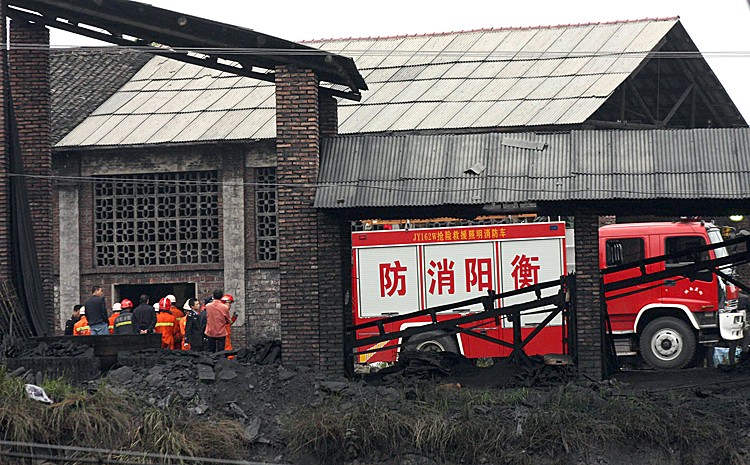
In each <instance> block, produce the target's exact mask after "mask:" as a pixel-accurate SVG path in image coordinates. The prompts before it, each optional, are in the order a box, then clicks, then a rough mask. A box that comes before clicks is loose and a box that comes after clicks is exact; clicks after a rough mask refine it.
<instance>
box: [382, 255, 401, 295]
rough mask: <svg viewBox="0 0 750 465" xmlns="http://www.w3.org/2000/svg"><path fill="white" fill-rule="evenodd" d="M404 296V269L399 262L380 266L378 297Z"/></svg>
mask: <svg viewBox="0 0 750 465" xmlns="http://www.w3.org/2000/svg"><path fill="white" fill-rule="evenodd" d="M394 293H397V294H398V295H404V294H406V267H405V266H403V265H401V261H400V260H396V261H394V262H393V265H391V264H390V263H381V264H380V297H385V296H386V294H387V295H388V297H391V296H393V294H394Z"/></svg>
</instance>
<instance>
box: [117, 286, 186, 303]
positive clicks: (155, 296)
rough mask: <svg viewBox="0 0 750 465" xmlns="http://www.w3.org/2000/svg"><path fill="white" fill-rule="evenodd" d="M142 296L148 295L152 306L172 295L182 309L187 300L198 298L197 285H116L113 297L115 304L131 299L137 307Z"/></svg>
mask: <svg viewBox="0 0 750 465" xmlns="http://www.w3.org/2000/svg"><path fill="white" fill-rule="evenodd" d="M141 294H146V295H148V296H149V298H150V300H149V302H150V303H152V304H154V303H156V302H158V301H159V299H161V298H164V297H166V296H168V295H169V294H172V295H174V296H175V297H176V298H177V302H175V305H177V306H178V307H179V308H182V306H183V305H184V304H185V301H186V300H187V299H189V298H191V297H195V296H196V285H195V283H161V284H115V288H114V294H113V295H114V301H115V302H122V299H130V300H131V301H132V302H133V305H135V306H136V307H137V306H138V302H140V297H141Z"/></svg>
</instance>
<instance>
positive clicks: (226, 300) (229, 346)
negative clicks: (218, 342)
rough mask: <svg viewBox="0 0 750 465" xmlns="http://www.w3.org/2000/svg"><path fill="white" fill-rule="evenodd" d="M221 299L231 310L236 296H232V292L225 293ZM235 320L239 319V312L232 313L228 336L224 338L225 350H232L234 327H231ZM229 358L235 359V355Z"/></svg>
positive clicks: (228, 325) (228, 324)
mask: <svg viewBox="0 0 750 465" xmlns="http://www.w3.org/2000/svg"><path fill="white" fill-rule="evenodd" d="M221 301H222V302H224V303H225V304H226V305H227V307H229V311H231V310H232V304H233V303H234V297H232V294H224V295H223V296H222V297H221ZM235 321H237V312H233V313H232V322H231V323H227V338H226V339H225V340H224V350H232V341H231V336H232V328H231V327H232V325H233V324H234V322H235ZM229 358H230V359H233V358H234V356H232V355H230V356H229Z"/></svg>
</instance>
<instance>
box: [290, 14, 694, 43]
mask: <svg viewBox="0 0 750 465" xmlns="http://www.w3.org/2000/svg"><path fill="white" fill-rule="evenodd" d="M679 19H680V17H679V16H665V17H661V18H660V17H654V18H641V19H620V20H614V21H600V22H588V23H571V24H553V25H538V26H508V27H489V28H478V29H468V30H461V31H446V32H426V33H422V34H401V35H398V34H397V35H392V36H370V37H329V38H321V39H310V40H302V41H299V42H300V43H302V44H309V43H313V42H326V41H329V40H373V39H375V40H387V39H407V38H410V37H438V36H446V35H451V34H471V33H473V32H497V31H524V30H531V29H558V28H566V27H584V26H606V25H610V24H627V23H640V22H647V21H648V22H655V21H675V20H677V21H679Z"/></svg>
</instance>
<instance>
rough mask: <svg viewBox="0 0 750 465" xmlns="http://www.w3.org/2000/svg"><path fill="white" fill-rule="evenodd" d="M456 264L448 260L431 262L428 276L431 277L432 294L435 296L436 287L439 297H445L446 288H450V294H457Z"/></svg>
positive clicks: (448, 291)
mask: <svg viewBox="0 0 750 465" xmlns="http://www.w3.org/2000/svg"><path fill="white" fill-rule="evenodd" d="M454 264H455V263H454V262H453V261H449V260H448V259H447V258H444V259H442V260H441V261H438V262H435V260H430V269H429V270H427V274H428V275H430V294H435V288H436V287H437V293H438V294H439V295H443V288H445V287H447V288H448V290H447V293H448V294H453V293H455V290H456V288H455V273H454V271H453V265H454Z"/></svg>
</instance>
